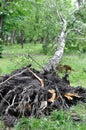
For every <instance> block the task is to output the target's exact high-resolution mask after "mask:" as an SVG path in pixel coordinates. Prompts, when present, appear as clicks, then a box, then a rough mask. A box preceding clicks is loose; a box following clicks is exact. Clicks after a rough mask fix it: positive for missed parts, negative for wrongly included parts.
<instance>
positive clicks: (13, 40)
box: [10, 30, 16, 44]
mask: <svg viewBox="0 0 86 130" xmlns="http://www.w3.org/2000/svg"><path fill="white" fill-rule="evenodd" d="M15 33H16V31H15V30H13V31H12V33H11V40H10V42H11V44H13V43H14V42H15Z"/></svg>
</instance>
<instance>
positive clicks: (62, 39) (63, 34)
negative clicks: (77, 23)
mask: <svg viewBox="0 0 86 130" xmlns="http://www.w3.org/2000/svg"><path fill="white" fill-rule="evenodd" d="M66 27H67V21H66V20H63V28H62V31H61V33H60V36H59V39H58V43H59V45H58V47H57V49H56V52H55V53H54V55H53V57H52V58H51V59H50V61H49V62H48V64H47V65H45V67H44V70H47V71H50V70H51V69H54V70H55V69H56V67H57V65H58V63H59V62H60V60H61V58H62V56H63V53H64V48H65V43H66V35H67V34H66Z"/></svg>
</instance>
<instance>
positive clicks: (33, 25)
mask: <svg viewBox="0 0 86 130" xmlns="http://www.w3.org/2000/svg"><path fill="white" fill-rule="evenodd" d="M85 14H86V1H85V0H65V1H64V0H60V1H59V0H21V1H20V0H0V63H1V62H2V60H3V59H4V56H7V55H8V57H9V56H11V57H15V55H17V54H16V53H13V52H12V53H11V51H10V49H9V50H8V51H7V50H5V48H9V47H12V46H13V47H14V46H19V47H21V50H23V49H24V48H25V46H26V45H27V46H34V47H35V46H36V45H38V44H39V46H41V50H40V53H42V54H43V55H46V56H48V55H50V58H49V60H47V62H46V64H43V65H41V63H39V61H37V60H36V59H34V58H33V55H34V54H35V50H34V52H33V54H32V55H30V54H29V51H30V50H28V52H25V53H22V55H24V56H27V57H29V58H30V59H31V60H32V61H34V62H35V63H36V64H38V65H39V66H40V69H36V68H35V67H33V65H32V64H31V63H30V62H29V63H27V64H26V65H24V66H22V67H21V68H18V69H14V71H11V72H10V73H7V74H6V73H5V75H1V76H0V117H1V120H3V122H4V124H5V126H7V127H8V128H9V130H10V129H11V128H12V127H14V126H15V124H17V123H18V122H19V121H20V119H21V118H22V117H26V118H31V117H35V118H37V119H40V118H45V117H46V116H50V115H51V113H52V111H56V112H57V113H58V111H59V110H60V109H62V110H63V111H65V110H68V109H70V107H71V106H74V105H76V104H77V103H84V104H86V87H83V86H80V85H77V87H74V86H71V83H70V80H69V76H70V74H71V72H74V73H75V72H76V70H75V69H74V68H73V67H71V66H70V65H67V64H64V65H62V64H61V60H62V57H63V56H64V53H65V54H67V55H68V54H70V53H71V54H72V53H73V54H76V53H77V54H78V55H79V56H80V55H81V54H86V15H85ZM29 48H30V47H29ZM13 55H14V56H13ZM37 55H38V54H37ZM39 56H40V54H39ZM18 57H20V52H19V53H18ZM41 60H42V59H41ZM5 62H6V61H5ZM10 62H11V61H10ZM22 62H24V61H22ZM85 69H86V68H83V72H84V73H85V71H86V70H85ZM59 73H63V75H62V76H61V77H60V76H59ZM85 74H86V73H85ZM73 114H74V113H73ZM73 120H74V121H80V118H78V117H77V115H76V117H73ZM5 129H6V128H5ZM24 129H25V128H24ZM39 129H40V128H39ZM56 129H57V128H55V130H56ZM1 130H3V129H1ZM15 130H17V129H15ZM22 130H23V129H22ZM28 130H29V128H28ZM31 130H32V129H31ZM34 130H35V129H34ZM51 130H54V129H51ZM70 130H72V129H70Z"/></svg>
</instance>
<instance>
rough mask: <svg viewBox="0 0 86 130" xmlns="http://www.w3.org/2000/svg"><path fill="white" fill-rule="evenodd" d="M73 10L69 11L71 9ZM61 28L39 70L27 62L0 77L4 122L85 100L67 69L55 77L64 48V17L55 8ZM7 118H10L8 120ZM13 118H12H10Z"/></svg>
mask: <svg viewBox="0 0 86 130" xmlns="http://www.w3.org/2000/svg"><path fill="white" fill-rule="evenodd" d="M74 12H75V11H73V13H74ZM57 15H58V16H59V19H60V22H61V24H62V30H61V33H60V36H59V38H58V43H59V45H58V47H57V50H56V52H55V54H54V56H53V57H52V58H51V59H50V61H49V62H48V64H47V65H45V67H44V68H43V70H42V71H37V70H35V69H33V68H32V67H31V65H29V66H27V67H25V68H22V69H19V70H16V71H14V72H13V73H11V74H9V75H5V76H1V77H0V115H1V116H4V121H5V123H6V124H7V125H8V126H13V124H14V123H15V121H16V119H17V118H20V117H22V116H26V117H30V116H35V117H41V116H44V115H49V114H50V112H51V111H52V110H54V109H56V110H58V109H59V108H63V109H66V108H69V107H70V106H71V105H73V104H76V103H77V101H83V102H86V89H84V88H82V87H81V86H78V87H71V86H70V81H69V80H68V76H69V75H68V73H66V74H65V76H63V77H62V78H59V76H58V75H57V73H56V72H55V69H56V67H57V64H58V63H59V61H60V60H61V58H62V56H63V52H64V47H65V43H66V41H65V40H66V37H67V34H68V33H69V32H70V31H77V32H79V33H80V31H79V30H78V29H75V28H74V29H70V30H67V23H68V21H67V20H66V19H65V18H64V17H63V16H62V14H61V13H60V12H59V11H58V10H57ZM9 120H11V121H9ZM12 120H13V121H12Z"/></svg>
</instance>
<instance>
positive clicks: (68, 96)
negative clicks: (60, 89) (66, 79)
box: [64, 93, 81, 100]
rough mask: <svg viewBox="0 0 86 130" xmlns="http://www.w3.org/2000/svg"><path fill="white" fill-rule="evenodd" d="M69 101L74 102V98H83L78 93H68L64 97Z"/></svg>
mask: <svg viewBox="0 0 86 130" xmlns="http://www.w3.org/2000/svg"><path fill="white" fill-rule="evenodd" d="M64 96H65V97H66V98H67V99H68V100H73V97H77V98H80V97H81V96H79V95H78V93H67V94H65V95H64Z"/></svg>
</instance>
